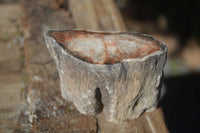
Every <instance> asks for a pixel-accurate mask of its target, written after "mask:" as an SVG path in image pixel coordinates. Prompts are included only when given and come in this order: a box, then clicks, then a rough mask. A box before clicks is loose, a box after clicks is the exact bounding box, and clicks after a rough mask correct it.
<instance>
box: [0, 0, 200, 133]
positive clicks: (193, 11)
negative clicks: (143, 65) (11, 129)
mask: <svg viewBox="0 0 200 133" xmlns="http://www.w3.org/2000/svg"><path fill="white" fill-rule="evenodd" d="M115 2H116V5H117V6H118V8H119V10H120V12H121V14H122V17H123V19H124V22H125V24H126V26H127V29H128V31H135V32H139V33H143V34H149V35H152V36H154V37H156V38H157V39H159V40H161V41H163V42H165V43H166V44H167V46H168V60H167V64H166V66H165V70H164V74H165V77H164V86H165V87H164V89H163V92H162V95H161V101H160V103H159V106H160V107H162V109H163V112H164V115H165V121H166V125H167V127H168V129H169V131H170V132H171V133H184V132H185V133H198V132H200V126H199V123H200V102H199V101H200V85H199V83H200V0H176V1H175V0H115ZM65 6H66V7H67V5H63V8H64V7H65ZM22 17H23V11H22V9H21V6H20V1H19V0H0V128H4V125H5V123H8V122H9V123H10V125H12V124H14V123H16V121H17V114H18V113H19V110H20V108H22V107H23V104H22V103H21V98H20V94H21V93H22V92H23V91H24V87H25V83H26V80H27V77H26V76H25V74H24V72H25V67H24V63H25V58H24V38H23V33H22V28H23V26H22V24H21V23H22Z"/></svg>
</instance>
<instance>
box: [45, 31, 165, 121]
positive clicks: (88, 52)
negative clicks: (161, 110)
mask: <svg viewBox="0 0 200 133" xmlns="http://www.w3.org/2000/svg"><path fill="white" fill-rule="evenodd" d="M45 41H46V45H47V47H48V49H49V52H50V54H51V55H52V57H53V58H54V59H55V61H56V64H57V69H58V72H59V75H60V86H61V92H62V96H63V97H64V98H65V99H66V100H68V101H71V102H73V103H74V105H75V106H76V108H77V109H78V110H79V111H80V112H81V113H83V114H87V115H96V114H98V113H99V112H101V111H102V110H103V112H104V114H105V116H106V119H107V120H108V121H111V122H120V121H123V120H126V119H132V118H137V117H138V116H140V114H141V113H143V112H144V111H151V110H153V109H155V108H156V106H157V102H158V101H157V97H158V95H159V85H160V80H161V77H162V75H163V73H162V72H163V68H164V65H165V62H166V53H167V47H166V45H165V44H164V43H162V42H160V41H158V40H156V39H154V38H152V37H150V36H147V35H142V34H139V33H128V32H91V31H84V30H65V31H56V30H49V31H48V32H46V33H45Z"/></svg>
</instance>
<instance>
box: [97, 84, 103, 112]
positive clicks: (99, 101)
mask: <svg viewBox="0 0 200 133" xmlns="http://www.w3.org/2000/svg"><path fill="white" fill-rule="evenodd" d="M95 99H96V101H97V103H96V104H97V107H98V108H97V109H96V110H95V111H96V112H97V113H100V112H102V110H103V103H102V94H101V91H100V89H99V87H97V88H96V89H95Z"/></svg>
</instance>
